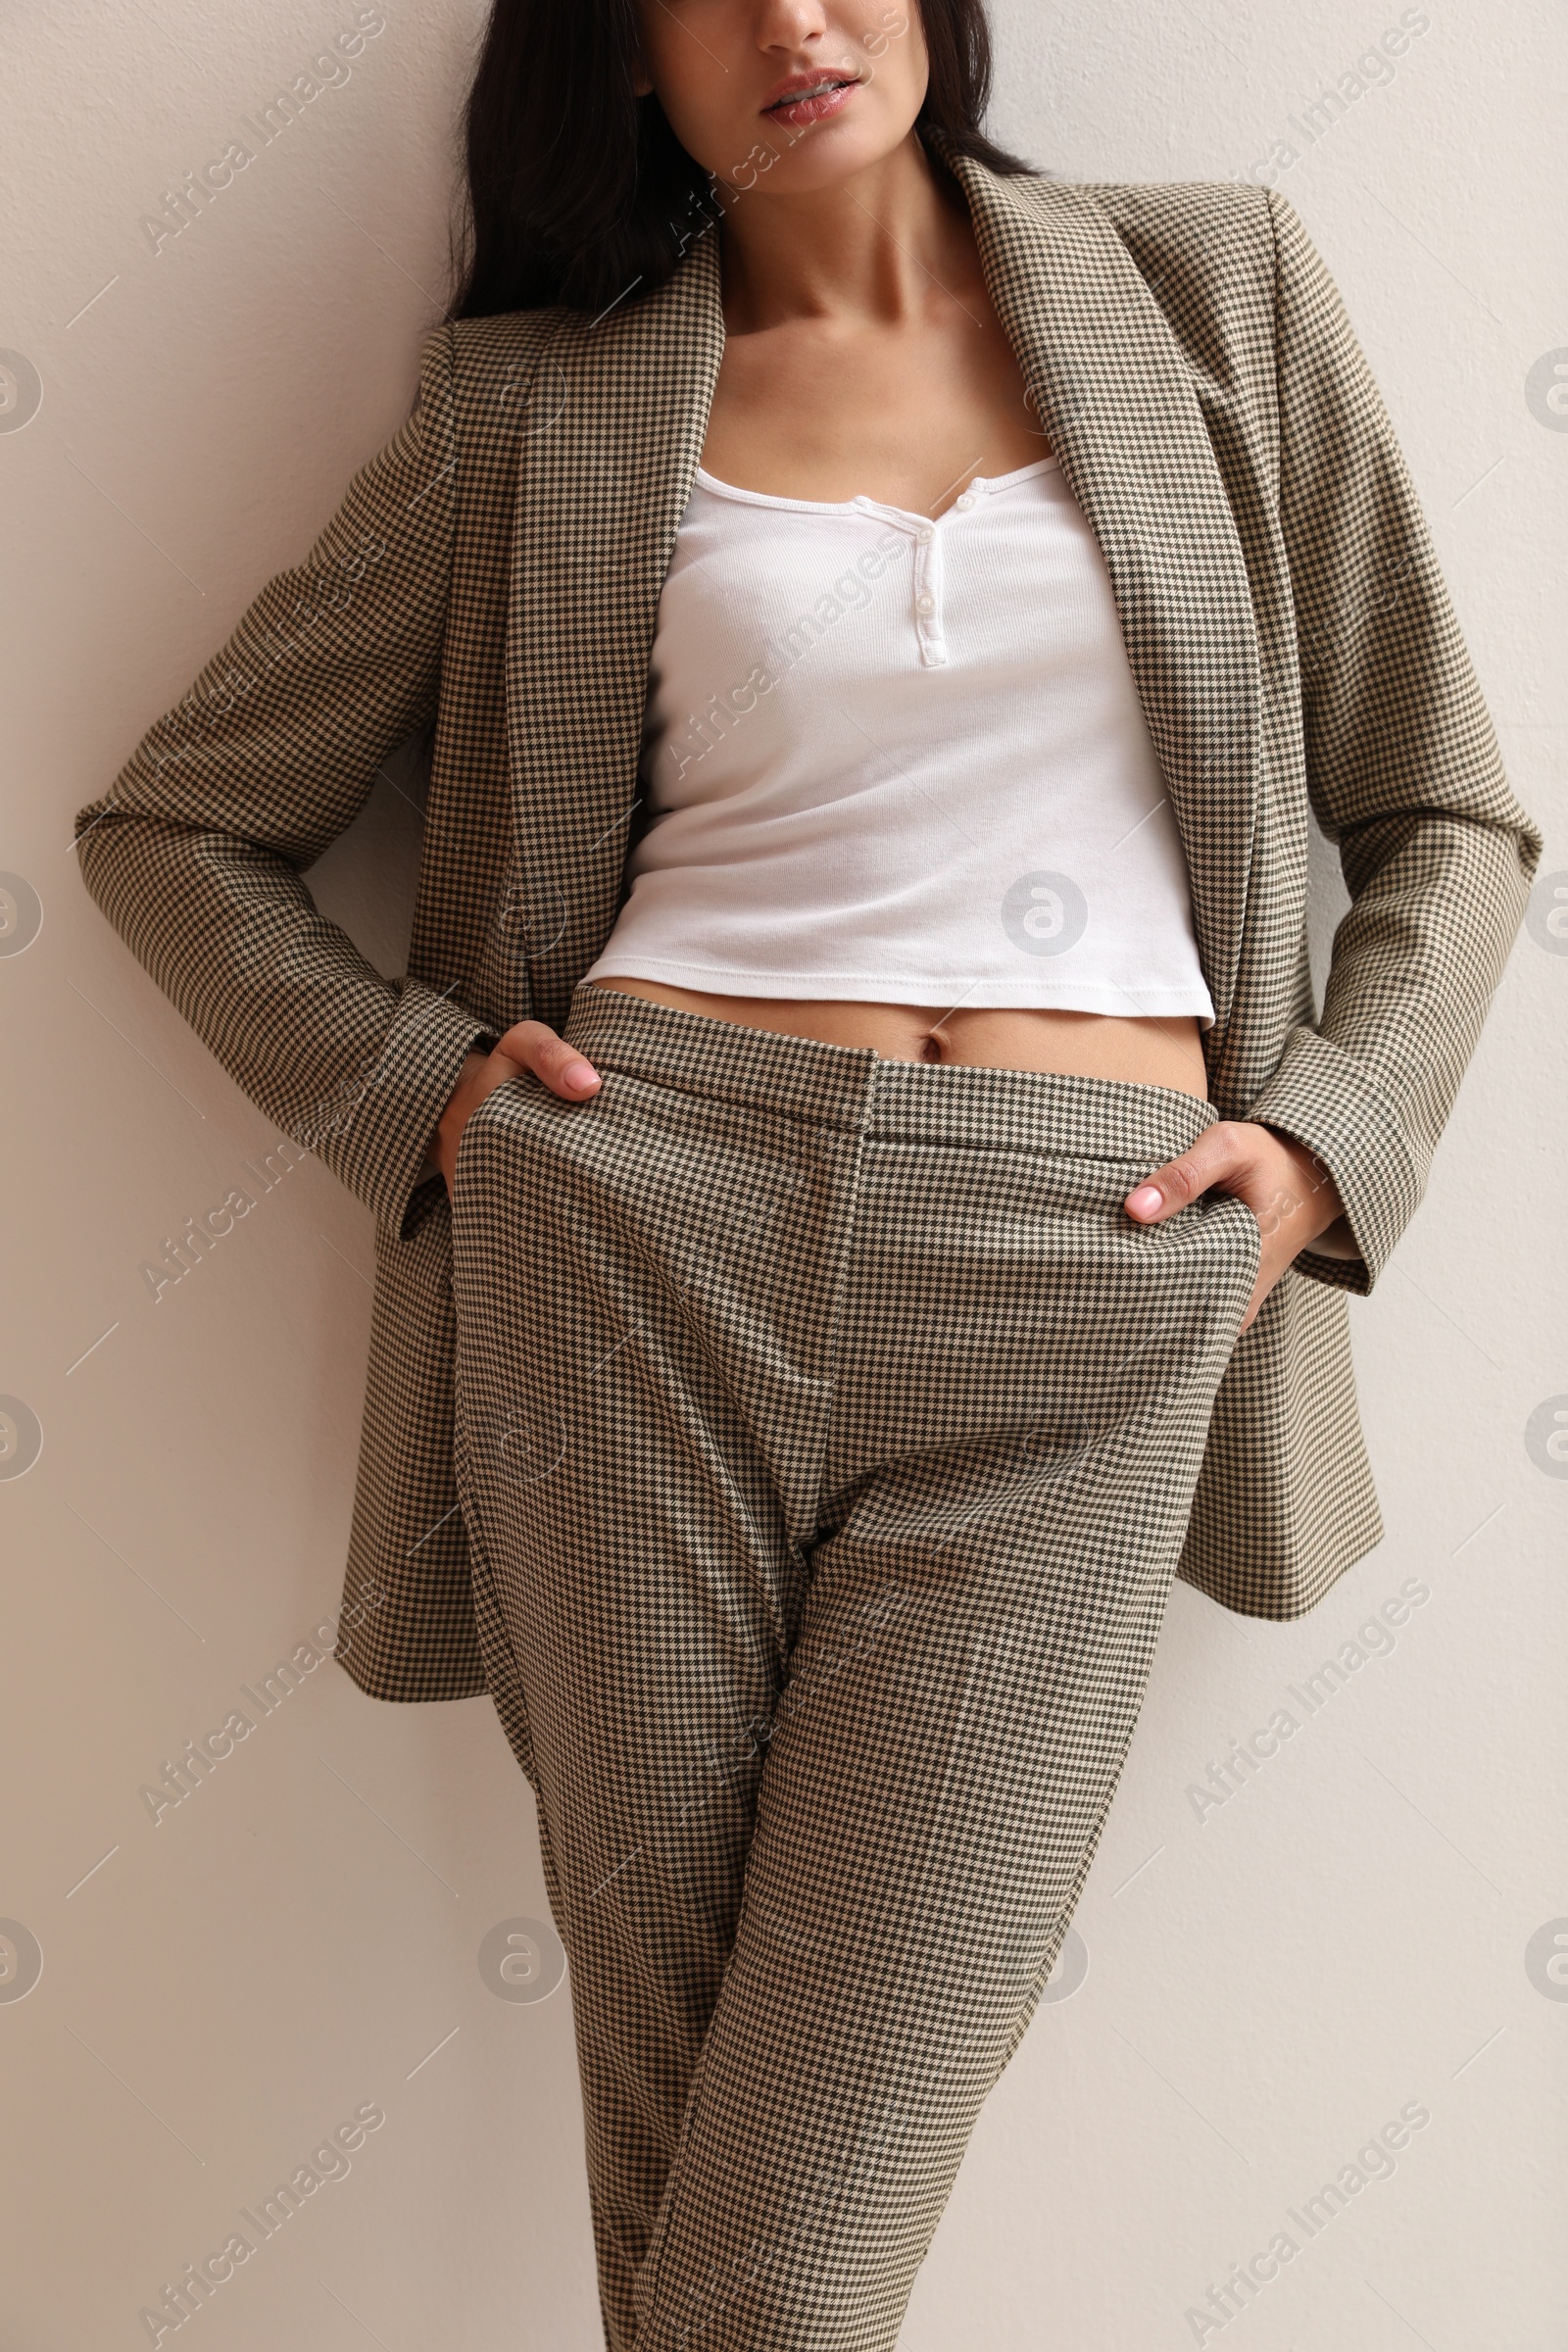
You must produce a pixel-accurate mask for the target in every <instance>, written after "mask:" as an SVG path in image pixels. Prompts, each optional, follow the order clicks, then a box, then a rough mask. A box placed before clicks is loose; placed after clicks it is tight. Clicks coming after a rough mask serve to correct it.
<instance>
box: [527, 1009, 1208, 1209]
mask: <svg viewBox="0 0 1568 2352" xmlns="http://www.w3.org/2000/svg"><path fill="white" fill-rule="evenodd" d="M562 1034H563V1036H564V1038H565V1039H566V1041H567V1043H568V1044H570V1045H573V1046H575V1047H576V1048H577V1049H578V1051H579V1052H580V1053H581V1054H583V1055H584V1056H585V1057H586V1058H587V1059H588V1060H589V1061H591V1062H592V1063H593V1065H594V1067H595V1068H596V1069H598V1070H602V1071H603V1070H619V1071H622V1072H623V1073H624V1074H625V1075H626V1076H628V1077H633V1078H639V1079H644V1080H647V1081H649V1082H651V1083H652V1084H655V1085H659V1086H667V1087H672V1088H675V1089H677V1090H679V1091H682V1092H685V1093H688V1094H693V1095H701V1096H704V1097H706V1098H708V1099H710V1100H714V1101H719V1102H731V1103H738V1104H742V1105H745V1106H748V1107H753V1108H758V1109H763V1110H772V1111H777V1112H781V1113H782V1114H784V1115H785V1116H786V1117H790V1118H797V1119H803V1120H809V1121H814V1122H816V1123H818V1124H820V1125H822V1126H826V1127H836V1128H841V1129H844V1130H846V1131H848V1132H851V1133H858V1134H861V1135H869V1136H875V1137H878V1138H885V1139H888V1140H898V1141H903V1142H907V1143H927V1144H952V1145H958V1146H963V1145H969V1146H972V1147H975V1148H980V1149H984V1148H987V1147H989V1148H990V1149H992V1150H999V1149H1000V1150H1006V1149H1009V1148H1015V1149H1017V1150H1020V1151H1030V1152H1051V1153H1053V1154H1054V1155H1056V1156H1059V1157H1063V1158H1068V1157H1072V1158H1082V1159H1132V1160H1142V1159H1148V1160H1149V1161H1150V1162H1151V1163H1152V1164H1153V1163H1157V1162H1158V1161H1160V1160H1163V1159H1170V1158H1173V1157H1174V1156H1175V1155H1176V1154H1177V1153H1178V1152H1185V1151H1187V1150H1189V1149H1190V1147H1191V1146H1192V1145H1193V1144H1195V1143H1196V1142H1197V1140H1198V1138H1199V1137H1200V1136H1201V1134H1202V1133H1203V1131H1204V1129H1205V1128H1207V1127H1211V1126H1213V1125H1214V1124H1215V1122H1216V1121H1217V1120H1218V1118H1219V1117H1220V1113H1219V1112H1218V1111H1217V1110H1216V1109H1215V1107H1214V1105H1213V1103H1207V1102H1204V1101H1203V1100H1202V1099H1201V1097H1199V1096H1197V1095H1187V1094H1183V1093H1181V1092H1180V1091H1179V1090H1178V1089H1176V1088H1173V1087H1165V1086H1141V1085H1136V1084H1134V1083H1133V1082H1132V1081H1130V1080H1127V1079H1120V1078H1083V1077H1076V1076H1066V1075H1063V1074H1061V1073H1059V1072H1057V1071H1054V1070H1009V1069H986V1068H977V1067H974V1066H972V1065H969V1064H966V1063H959V1062H925V1061H899V1060H889V1059H887V1058H886V1057H885V1056H884V1055H882V1054H878V1053H877V1051H876V1049H875V1047H873V1046H830V1045H824V1044H823V1043H822V1042H821V1040H820V1039H818V1038H812V1037H789V1036H784V1035H782V1034H780V1033H779V1032H777V1031H774V1030H771V1029H750V1028H746V1027H743V1026H742V1025H741V1024H740V1023H738V1022H734V1021H719V1020H713V1019H711V1017H710V1016H709V1015H708V1014H706V1013H696V1012H686V1011H683V1010H680V1009H678V1008H677V1007H675V1006H674V1005H660V1004H656V1003H654V1002H653V1001H652V1000H651V999H649V998H647V997H632V996H625V995H623V994H621V992H620V991H619V990H616V989H607V988H601V987H599V986H598V984H597V983H595V982H583V983H581V984H580V985H579V986H578V988H577V989H576V991H575V993H574V994H573V997H572V1000H571V1007H570V1011H569V1012H568V1014H567V1018H566V1023H565V1027H564V1030H563V1032H562Z"/></svg>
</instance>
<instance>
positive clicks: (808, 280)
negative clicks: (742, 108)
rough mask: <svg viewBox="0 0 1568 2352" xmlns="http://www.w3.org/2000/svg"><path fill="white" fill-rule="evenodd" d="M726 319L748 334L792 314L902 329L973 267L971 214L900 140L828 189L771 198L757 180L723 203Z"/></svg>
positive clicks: (920, 151)
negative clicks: (935, 290)
mask: <svg viewBox="0 0 1568 2352" xmlns="http://www.w3.org/2000/svg"><path fill="white" fill-rule="evenodd" d="M720 233H721V237H722V248H721V250H722V258H723V288H724V297H723V298H724V323H725V327H726V329H727V331H728V332H729V333H730V334H755V333H758V332H760V330H762V329H763V328H766V327H771V326H779V325H782V324H784V323H785V322H786V321H787V320H789V319H842V320H843V321H844V322H845V323H846V324H848V323H852V322H863V323H867V324H870V323H875V324H878V325H898V324H900V323H902V322H904V321H905V320H907V319H910V318H911V317H914V316H916V315H918V313H919V312H920V310H921V309H922V307H923V306H924V305H926V304H928V303H929V300H930V297H931V293H932V291H933V287H934V286H935V285H940V286H942V287H944V288H945V289H946V290H948V291H949V292H953V293H958V292H961V289H962V286H963V285H964V284H965V283H969V282H972V281H973V280H974V279H975V278H976V277H977V275H978V272H979V260H978V256H977V254H976V251H975V244H974V234H973V231H972V229H971V228H970V225H969V216H968V211H967V208H966V207H965V206H964V205H963V203H962V200H961V198H960V199H958V200H957V201H955V199H954V197H953V196H952V195H950V194H949V193H948V192H947V191H946V188H945V186H944V183H943V182H942V181H941V180H939V178H938V176H937V173H936V172H934V171H933V169H932V167H931V164H930V163H929V161H928V160H927V157H926V153H925V150H924V148H923V147H922V146H921V144H920V141H919V139H918V137H917V136H916V134H915V133H914V132H913V131H912V130H911V131H910V133H909V135H908V137H907V139H905V140H903V141H902V142H901V144H900V145H899V146H897V147H896V148H894V149H893V151H892V152H891V154H889V155H886V156H884V157H883V158H882V159H881V160H880V161H879V162H878V163H876V164H874V165H873V166H871V168H870V169H869V170H867V171H865V172H857V173H856V175H855V177H854V178H853V179H849V180H843V181H840V182H838V183H837V184H836V185H834V186H832V187H826V188H813V189H809V190H808V191H806V192H805V193H804V194H801V195H794V196H772V195H770V194H769V193H768V192H767V182H766V179H765V178H760V179H759V180H758V181H757V183H756V184H755V186H754V187H752V188H749V189H742V190H737V191H736V192H735V194H734V195H733V196H731V197H730V199H729V201H728V205H727V209H726V212H725V216H724V221H723V226H722V229H721V232H720Z"/></svg>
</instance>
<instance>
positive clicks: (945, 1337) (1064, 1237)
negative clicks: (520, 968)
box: [453, 986, 1259, 2352]
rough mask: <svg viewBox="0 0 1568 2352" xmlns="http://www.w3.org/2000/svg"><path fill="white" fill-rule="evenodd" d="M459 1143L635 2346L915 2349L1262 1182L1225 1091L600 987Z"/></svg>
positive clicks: (479, 1507) (491, 1393)
mask: <svg viewBox="0 0 1568 2352" xmlns="http://www.w3.org/2000/svg"><path fill="white" fill-rule="evenodd" d="M565 1035H566V1036H567V1038H568V1039H569V1040H570V1041H571V1042H572V1043H573V1044H575V1045H577V1046H578V1047H580V1048H581V1050H582V1052H583V1053H584V1054H586V1055H587V1057H588V1058H589V1059H590V1060H591V1061H592V1062H593V1064H594V1066H595V1067H596V1069H598V1070H599V1071H600V1072H601V1074H602V1076H603V1085H602V1088H601V1091H600V1093H599V1094H598V1095H597V1096H596V1097H595V1098H594V1099H593V1100H592V1101H591V1102H589V1103H577V1104H571V1103H564V1102H562V1101H561V1100H560V1099H559V1098H557V1097H556V1096H554V1095H552V1094H550V1093H549V1092H548V1091H547V1090H546V1089H545V1088H544V1087H543V1086H541V1085H540V1084H539V1082H538V1081H537V1080H536V1079H534V1078H532V1077H529V1076H521V1077H518V1078H517V1079H515V1080H514V1081H512V1082H510V1083H509V1084H507V1085H506V1086H504V1087H502V1088H501V1089H500V1090H499V1091H498V1092H496V1093H494V1094H492V1095H491V1096H490V1097H489V1098H488V1100H487V1101H486V1102H485V1103H483V1105H482V1106H481V1108H480V1109H479V1110H478V1111H477V1112H476V1113H475V1114H474V1116H473V1117H472V1118H471V1119H470V1120H469V1122H468V1125H467V1127H466V1130H465V1132H464V1136H463V1142H462V1149H461V1152H460V1155H459V1162H458V1169H457V1178H456V1187H455V1193H456V1198H455V1204H454V1216H453V1230H454V1252H455V1298H456V1307H457V1340H458V1375H457V1461H458V1476H459V1485H460V1491H461V1494H462V1497H463V1505H464V1512H465V1516H466V1525H467V1532H468V1538H469V1542H470V1544H471V1547H472V1556H473V1559H474V1562H475V1586H476V1599H477V1608H478V1621H479V1628H480V1639H481V1642H482V1646H483V1652H484V1662H485V1669H486V1674H487V1679H488V1682H489V1685H490V1688H491V1690H492V1691H493V1692H494V1693H495V1696H496V1703H497V1706H498V1708H499V1710H500V1713H501V1717H502V1720H503V1722H504V1723H505V1726H506V1729H507V1732H508V1735H509V1738H510V1740H511V1741H512V1744H513V1747H514V1749H515V1753H516V1755H517V1757H518V1760H519V1762H520V1763H521V1765H522V1767H523V1770H524V1771H525V1772H526V1774H527V1775H528V1778H529V1780H530V1782H531V1784H532V1787H533V1789H534V1791H535V1794H536V1796H537V1799H538V1808H539V1820H540V1833H541V1841H542V1845H543V1850H544V1857H545V1867H546V1873H547V1882H548V1890H549V1897H550V1902H551V1907H552V1910H553V1912H554V1915H555V1919H556V1922H557V1925H558V1927H559V1929H560V1932H561V1935H562V1937H563V1940H564V1944H565V1946H566V1950H567V1954H568V1957H569V1962H570V1969H571V1986H572V2000H573V2007H574V2013H575V2020H576V2034H577V2047H578V2057H579V2064H580V2070H581V2078H582V2088H583V2102H584V2110H585V2118H586V2131H587V2151H588V2169H589V2180H590V2190H591V2201H592V2211H593V2219H594V2228H595V2232H596V2240H597V2249H598V2262H599V2274H600V2287H601V2296H602V2303H603V2311H604V2319H605V2327H606V2335H607V2340H608V2343H609V2345H610V2347H611V2348H612V2352H631V2347H632V2346H633V2345H635V2347H636V2352H698V2348H699V2347H700V2348H701V2352H742V2348H743V2347H744V2352H808V2348H809V2352H851V2348H852V2347H853V2352H882V2348H883V2347H888V2346H891V2345H892V2344H893V2343H894V2342H895V2339H896V2337H897V2334H898V2330H899V2326H900V2321H901V2318H902V2315H903V2313H904V2310H905V2307H906V2304H907V2299H908V2295H909V2292H910V2288H911V2286H912V2283H913V2280H914V2277H915V2273H916V2271H917V2269H918V2267H919V2264H920V2261H921V2259H922V2257H923V2255H924V2253H925V2250H926V2247H927V2245H928V2243H929V2242H930V2239H931V2236H932V2233H933V2231H934V2230H935V2229H936V2226H937V2222H938V2220H939V2218H940V2216H941V2213H942V2211H943V2207H944V2205H945V2204H946V2201H947V2198H948V2196H949V2193H950V2191H951V2190H952V2187H953V2183H954V2180H955V2178H956V2172H957V2168H958V2165H959V2162H960V2160H961V2158H962V2155H963V2151H964V2148H965V2146H966V2144H967V2141H968V2137H969V2134H970V2131H971V2130H972V2128H973V2125H974V2122H975V2119H976V2116H977V2115H978V2112H979V2109H980V2106H981V2103H982V2101H983V2100H984V2098H985V2096H986V2093H987V2091H988V2090H989V2089H990V2087H991V2085H992V2084H993V2082H995V2081H996V2080H997V2077H998V2076H999V2074H1000V2073H1001V2071H1002V2069H1003V2067H1004V2066H1005V2063H1006V2061H1007V2059H1008V2058H1009V2057H1010V2055H1011V2053H1012V2051H1013V2050H1014V2048H1015V2047H1016V2046H1017V2043H1018V2041H1019V2039H1020V2038H1021V2036H1022V2034H1023V2033H1024V2030H1025V2028H1026V2026H1027V2024H1028V2022H1029V2019H1030V2017H1031V2015H1032V2013H1033V2010H1034V2007H1035V2004H1036V2003H1037V2001H1038V1999H1039V1997H1040V1994H1041V1991H1042V1989H1043V1987H1044V1985H1045V1983H1046V1980H1047V1978H1048V1976H1049V1974H1050V1972H1051V1969H1052V1967H1053V1964H1054V1961H1055V1958H1056V1956H1057V1953H1058V1951H1059V1949H1060V1945H1061V1940H1062V1937H1063V1936H1064V1934H1065V1932H1066V1928H1067V1924H1068V1921H1069V1919H1070V1917H1071V1915H1072V1911H1073V1907H1074V1904H1075V1902H1076V1900H1077V1898H1078V1895H1079V1892H1080V1889H1081V1888H1082V1886H1083V1883H1084V1880H1085V1877H1086V1875H1087V1872H1088V1869H1089V1865H1090V1861H1091V1859H1092V1857H1093V1854H1094V1852H1095V1848H1096V1845H1097V1842H1098V1840H1099V1838H1100V1834H1101V1831H1102V1828H1103V1822H1104V1819H1105V1815H1106V1811H1107V1808H1108V1806H1109V1804H1110V1801H1111V1797H1112V1794H1113V1792H1114V1789H1115V1787H1116V1783H1117V1780H1118V1777H1119V1775H1120V1772H1121V1768H1122V1764H1123V1761H1124V1759H1125V1757H1126V1754H1127V1749H1128V1745H1129V1742H1130V1740H1131V1738H1132V1734H1133V1730H1134V1726H1135V1724H1136V1721H1137V1717H1138V1712H1139V1707H1140V1704H1141V1702H1142V1698H1143V1693H1144V1690H1145V1685H1146V1681H1147V1677H1148V1673H1149V1667H1150V1661H1151V1658H1152V1652H1153V1647H1154V1642H1155V1639H1156V1636H1157V1634H1158V1631H1159V1626H1160V1622H1161V1618H1162V1616H1163V1613H1164V1609H1165V1603H1166V1597H1167V1594H1168V1593H1169V1590H1170V1585H1171V1580H1172V1576H1173V1573H1174V1570H1175V1567H1176V1562H1177V1557H1178V1554H1179V1552H1180V1548H1181V1544H1182V1539H1183V1534H1184V1531H1185V1528H1186V1524H1187V1518H1188V1513H1189V1510H1190V1507H1191V1503H1192V1496H1193V1491H1194V1486H1195V1483H1196V1480H1197V1477H1198V1472H1199V1467H1200V1464H1201V1459H1202V1455H1203V1448H1204V1440H1205V1435H1206V1432H1207V1428H1208V1422H1209V1416H1210V1410H1211V1407H1212V1404H1213V1399H1214V1396H1215V1391H1216V1389H1217V1387H1218V1385H1219V1381H1220V1378H1221V1375H1222V1374H1223V1372H1224V1370H1225V1367H1226V1364H1227V1361H1228V1360H1229V1357H1230V1354H1231V1349H1232V1347H1233V1344H1234V1342H1235V1339H1236V1336H1237V1331H1238V1328H1239V1325H1240V1322H1241V1318H1242V1316H1243V1314H1244V1313H1245V1311H1246V1307H1247V1303H1248V1300H1249V1299H1250V1294H1251V1289H1252V1284H1253V1281H1254V1278H1255V1275H1256V1270H1257V1263H1258V1250H1259V1237H1258V1228H1257V1224H1256V1220H1255V1219H1254V1217H1253V1215H1252V1213H1251V1211H1250V1209H1249V1208H1248V1207H1247V1206H1246V1205H1245V1203H1243V1202H1241V1201H1237V1200H1235V1199H1233V1198H1231V1197H1229V1196H1215V1197H1213V1198H1211V1199H1206V1200H1204V1201H1200V1202H1197V1203H1195V1204H1194V1205H1193V1206H1192V1207H1190V1208H1188V1209H1186V1210H1184V1211H1183V1212H1182V1213H1181V1214H1180V1215H1179V1216H1178V1217H1176V1218H1175V1219H1173V1220H1172V1221H1171V1222H1169V1223H1168V1224H1165V1225H1161V1226H1156V1227H1141V1226H1138V1225H1136V1224H1135V1223H1134V1222H1133V1221H1132V1220H1131V1219H1130V1218H1129V1217H1128V1216H1127V1215H1126V1214H1125V1212H1124V1210H1123V1209H1122V1206H1121V1202H1122V1199H1123V1196H1124V1195H1125V1194H1126V1193H1127V1192H1128V1191H1129V1190H1130V1189H1131V1188H1132V1186H1133V1185H1134V1184H1135V1183H1136V1182H1137V1181H1138V1180H1139V1179H1140V1178H1141V1177H1142V1176H1143V1175H1145V1174H1146V1173H1147V1171H1148V1170H1149V1168H1151V1167H1152V1166H1154V1165H1156V1164H1157V1163H1158V1162H1159V1161H1161V1160H1163V1159H1166V1158H1168V1157H1170V1156H1171V1155H1173V1154H1174V1153H1176V1152H1181V1151H1183V1150H1185V1149H1186V1148H1188V1147H1189V1146H1190V1145H1191V1144H1192V1143H1193V1142H1194V1141H1195V1140H1196V1138H1197V1137H1198V1136H1199V1135H1200V1134H1201V1132H1202V1130H1203V1129H1204V1128H1205V1127H1207V1126H1208V1125H1209V1124H1210V1123H1211V1122H1212V1121H1213V1120H1214V1119H1215V1118H1216V1117H1217V1116H1218V1115H1219V1114H1218V1113H1217V1111H1216V1110H1215V1109H1214V1108H1213V1106H1212V1105H1211V1104H1210V1103H1205V1102H1202V1101H1200V1100H1199V1099H1198V1098H1197V1097H1195V1096H1187V1095H1182V1094H1179V1093H1174V1092H1172V1091H1170V1090H1167V1089H1164V1088H1159V1087H1146V1086H1136V1085H1128V1084H1122V1083H1119V1082H1111V1081H1107V1080H1103V1079H1095V1078H1078V1077H1062V1076H1056V1075H1051V1074H1039V1073H1035V1072H1025V1071H1017V1070H1005V1069H985V1068H969V1067H961V1066H954V1065H941V1064H937V1065H932V1064H928V1063H924V1062H903V1061H888V1060H883V1059H882V1058H881V1057H880V1056H878V1055H877V1054H875V1053H874V1052H871V1051H869V1050H866V1051H854V1050H847V1049H844V1048H839V1047H833V1046H827V1045H822V1044H819V1043H817V1042H815V1041H812V1040H803V1039H797V1038H789V1037H783V1036H775V1035H772V1034H769V1033H766V1032H763V1031H760V1030H754V1029H746V1028H740V1027H737V1026H734V1025H731V1024H729V1023H727V1022H721V1021H714V1020H710V1019H707V1018H705V1017H703V1016H700V1015H697V1014H693V1013H687V1012H681V1011H675V1010H672V1009H670V1008H668V1007H666V1006H663V1005H654V1004H651V1003H648V1002H645V1001H644V1000H641V999H638V998H634V997H629V996H625V995H621V994H619V993H617V992H613V991H606V990H600V989H597V988H594V987H590V986H583V987H579V988H578V990H577V991H576V993H575V996H574V998H573V1001H572V1006H571V1011H570V1017H569V1021H568V1023H567V1026H566V1030H565Z"/></svg>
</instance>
